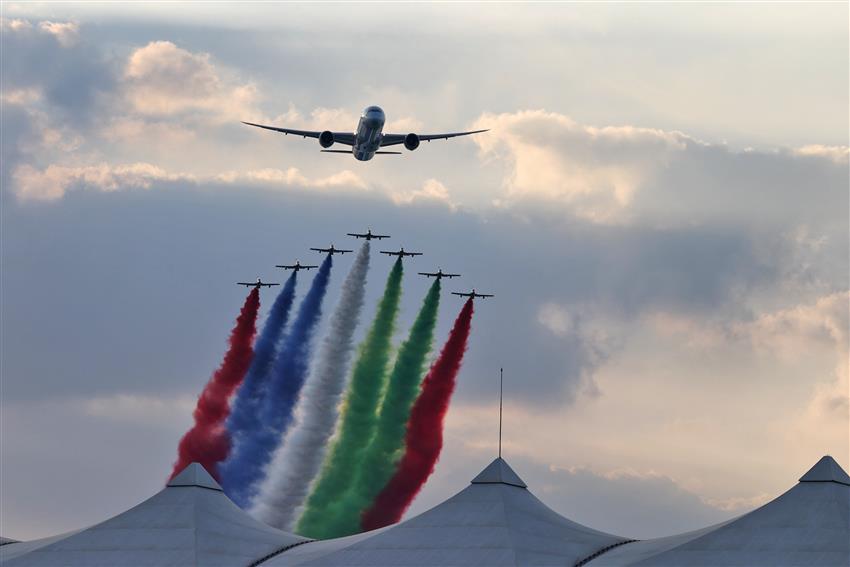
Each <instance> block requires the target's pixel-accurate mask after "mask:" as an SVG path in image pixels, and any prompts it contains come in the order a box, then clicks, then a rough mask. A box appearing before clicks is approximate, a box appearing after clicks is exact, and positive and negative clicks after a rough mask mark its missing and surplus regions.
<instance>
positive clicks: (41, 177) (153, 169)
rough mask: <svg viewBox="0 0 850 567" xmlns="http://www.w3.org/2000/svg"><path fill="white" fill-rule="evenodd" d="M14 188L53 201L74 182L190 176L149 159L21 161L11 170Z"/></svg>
mask: <svg viewBox="0 0 850 567" xmlns="http://www.w3.org/2000/svg"><path fill="white" fill-rule="evenodd" d="M13 178H14V182H15V190H16V192H17V195H18V197H19V198H21V199H23V200H28V199H31V200H39V201H54V200H56V199H60V198H62V197H63V196H64V195H65V193H66V191H68V190H69V189H71V188H72V187H74V186H77V185H79V186H83V187H87V188H94V189H97V190H99V191H107V192H108V191H118V190H119V189H139V188H141V189H148V188H150V187H151V185H152V183H154V182H164V181H177V180H181V179H186V180H191V179H193V178H192V176H190V175H186V174H179V173H178V174H174V173H168V172H167V171H165V170H163V169H162V168H159V167H157V166H155V165H151V164H149V163H133V164H126V165H117V166H112V165H109V164H106V163H100V164H97V165H87V166H79V167H68V166H62V165H50V166H48V167H47V168H46V169H44V170H38V169H36V168H34V167H32V166H31V165H22V166H20V167H19V168H18V169H16V170H15V173H14V174H13Z"/></svg>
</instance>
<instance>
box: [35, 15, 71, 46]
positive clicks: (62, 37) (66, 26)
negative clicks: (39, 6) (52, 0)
mask: <svg viewBox="0 0 850 567" xmlns="http://www.w3.org/2000/svg"><path fill="white" fill-rule="evenodd" d="M38 27H39V29H40V30H42V31H43V32H45V33H49V34H50V35H52V36H53V37H55V38H56V41H58V42H59V45H61V46H62V47H72V46H73V45H74V44H76V43H77V41H78V40H79V36H80V26H79V25H77V24H76V23H75V22H51V21H48V20H45V21H43V22H39V24H38Z"/></svg>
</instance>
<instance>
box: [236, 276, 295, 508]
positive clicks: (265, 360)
mask: <svg viewBox="0 0 850 567" xmlns="http://www.w3.org/2000/svg"><path fill="white" fill-rule="evenodd" d="M297 274H298V272H293V273H292V275H291V276H289V278H288V279H287V280H286V283H285V284H284V285H283V289H281V290H280V293H279V294H278V295H277V298H276V299H275V301H274V304H273V305H272V308H271V310H270V311H269V315H268V317H267V318H266V322H265V324H264V325H263V330H262V332H261V333H260V335H259V336H258V337H257V342H256V343H255V344H254V358H253V360H252V361H251V366H250V368H248V373H247V374H246V375H245V379H244V380H243V381H242V384H241V385H240V386H239V388H238V389H237V390H236V397H235V398H234V400H233V404H232V409H231V411H230V415H229V416H228V418H227V422H226V429H227V434H228V435H229V436H230V444H231V450H230V455H229V456H228V457H229V458H228V459H227V460H225V461H224V462H223V463H221V465H220V466H219V473H220V475H221V481H222V486H223V487H224V489H225V490H227V491H229V488H230V487H231V486H234V485H236V486H238V485H240V484H242V483H243V482H244V479H242V478H240V469H239V468H238V467H234V466H233V464H234V463H236V462H238V461H239V460H240V459H239V453H240V446H241V444H242V441H243V437H244V436H245V435H246V433H248V432H251V431H256V430H257V429H258V428H259V423H260V413H259V409H260V406H261V404H262V400H263V399H264V396H265V393H266V385H267V380H268V376H269V372H270V371H271V367H272V363H273V362H274V359H275V354H276V353H277V348H278V344H279V343H280V338H281V336H282V335H283V330H284V328H285V327H286V322H287V320H288V319H289V312H290V311H291V309H292V303H293V300H294V299H295V284H296V283H297V281H298V276H297Z"/></svg>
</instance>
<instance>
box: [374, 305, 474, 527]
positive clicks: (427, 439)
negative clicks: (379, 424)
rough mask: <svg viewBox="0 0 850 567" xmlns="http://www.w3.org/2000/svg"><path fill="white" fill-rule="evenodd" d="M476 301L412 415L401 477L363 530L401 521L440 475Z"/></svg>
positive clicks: (456, 329) (462, 317)
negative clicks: (449, 414) (430, 481)
mask: <svg viewBox="0 0 850 567" xmlns="http://www.w3.org/2000/svg"><path fill="white" fill-rule="evenodd" d="M472 312H473V305H472V299H471V298H470V299H469V300H467V302H466V304H465V305H464V306H463V309H462V310H461V312H460V315H458V317H457V319H456V320H455V323H454V327H453V328H452V331H451V333H450V334H449V339H448V341H446V344H445V345H444V346H443V350H442V351H441V352H440V356H439V357H438V358H437V360H436V361H435V362H434V364H433V366H431V370H429V371H428V375H427V376H426V377H425V380H423V382H422V391H421V393H420V394H419V397H418V398H416V403H414V404H413V409H411V410H410V420H409V421H408V423H407V433H406V434H405V451H404V456H403V457H402V458H401V461H400V462H399V464H398V467H397V469H396V472H395V474H394V475H393V477H392V478H391V479H390V481H389V482H388V483H387V485H386V486H385V487H384V488H383V490H381V493H380V494H378V497H377V498H376V499H375V502H374V503H373V504H372V507H371V508H369V509H368V510H367V511H366V512H364V513H363V516H362V518H361V527H362V529H363V530H374V529H376V528H381V527H383V526H387V525H389V524H394V523H396V522H398V521H399V520H401V516H402V515H403V514H404V512H405V511H406V510H407V508H408V507H409V506H410V504H411V503H412V502H413V499H414V498H415V497H416V495H417V494H418V493H419V490H421V488H422V486H424V485H425V481H426V480H428V477H429V476H431V473H432V472H434V467H435V466H436V464H437V460H438V459H439V458H440V451H441V450H442V448H443V419H444V418H445V415H446V412H447V411H448V409H449V400H450V399H451V397H452V392H453V391H454V388H455V380H456V378H457V374H458V371H459V370H460V365H461V363H462V362H463V353H464V352H465V351H466V343H467V339H468V338H469V330H470V327H471V324H472Z"/></svg>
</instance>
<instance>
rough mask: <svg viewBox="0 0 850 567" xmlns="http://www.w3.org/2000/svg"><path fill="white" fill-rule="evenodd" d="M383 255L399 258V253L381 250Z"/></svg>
mask: <svg viewBox="0 0 850 567" xmlns="http://www.w3.org/2000/svg"><path fill="white" fill-rule="evenodd" d="M381 254H386V255H387V256H398V254H399V253H398V252H390V251H389V250H381Z"/></svg>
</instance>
